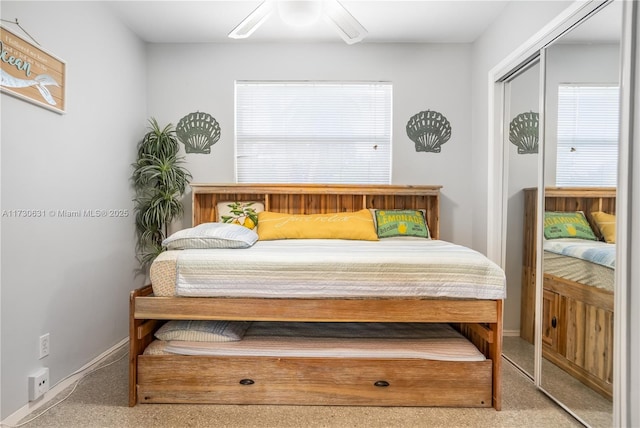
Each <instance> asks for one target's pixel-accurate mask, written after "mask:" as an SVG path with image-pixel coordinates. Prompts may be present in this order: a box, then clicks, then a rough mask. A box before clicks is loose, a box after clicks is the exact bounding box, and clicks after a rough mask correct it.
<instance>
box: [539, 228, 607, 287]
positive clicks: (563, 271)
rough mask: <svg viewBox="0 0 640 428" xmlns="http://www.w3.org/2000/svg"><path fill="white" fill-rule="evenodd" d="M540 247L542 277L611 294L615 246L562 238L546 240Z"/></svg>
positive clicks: (599, 242)
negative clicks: (542, 250)
mask: <svg viewBox="0 0 640 428" xmlns="http://www.w3.org/2000/svg"><path fill="white" fill-rule="evenodd" d="M543 247H544V262H543V268H544V269H543V270H544V272H545V273H547V274H551V275H554V276H557V277H560V278H564V279H568V280H570V281H574V282H579V283H581V284H584V285H589V286H592V287H597V288H601V289H603V290H607V291H611V292H613V289H614V282H615V262H616V252H615V249H616V246H615V244H608V243H606V242H601V241H591V240H585V239H575V238H565V239H553V240H545V241H544V242H543Z"/></svg>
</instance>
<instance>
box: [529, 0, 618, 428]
mask: <svg viewBox="0 0 640 428" xmlns="http://www.w3.org/2000/svg"><path fill="white" fill-rule="evenodd" d="M621 31H622V1H621V0H616V1H613V2H611V3H609V4H607V5H606V6H605V7H603V8H602V9H601V10H599V11H598V12H597V13H595V14H594V15H593V16H591V17H589V18H588V19H586V20H585V21H584V22H582V23H580V24H579V25H577V26H576V27H574V28H573V29H571V30H570V31H569V32H567V33H566V34H563V35H562V36H561V37H559V38H558V39H557V40H555V41H554V42H553V43H551V44H550V45H549V46H547V47H546V48H545V49H544V51H543V57H544V64H545V69H544V75H545V76H544V86H545V90H544V155H543V156H544V182H543V185H544V202H543V204H544V211H545V213H544V223H543V225H542V229H543V230H542V232H543V237H542V248H541V251H542V258H541V264H542V266H541V269H540V270H539V271H538V272H539V273H540V275H541V280H542V281H541V288H542V290H540V291H539V293H541V295H540V297H541V299H540V300H539V302H538V318H537V322H538V323H539V328H540V333H539V346H540V347H541V350H542V352H541V356H542V359H541V365H540V378H539V385H540V387H541V388H542V389H543V390H545V391H546V392H547V393H549V394H550V395H551V396H553V397H554V398H555V399H556V400H558V401H559V402H560V403H562V404H563V405H564V406H566V407H567V408H568V409H570V410H571V411H572V412H573V413H575V415H576V416H577V417H578V418H579V419H581V420H582V421H583V422H585V423H586V424H588V425H590V426H594V427H601V426H602V427H604V426H611V424H612V394H613V317H614V310H613V301H614V289H615V284H614V277H615V259H616V256H615V226H616V224H615V222H616V220H615V208H616V182H617V162H618V156H617V155H618V144H619V141H618V140H619V123H620V115H619V90H620V89H619V88H620V85H619V78H620V63H621V61H620V52H621V51H620V38H621ZM525 209H527V208H525ZM528 209H531V208H528Z"/></svg>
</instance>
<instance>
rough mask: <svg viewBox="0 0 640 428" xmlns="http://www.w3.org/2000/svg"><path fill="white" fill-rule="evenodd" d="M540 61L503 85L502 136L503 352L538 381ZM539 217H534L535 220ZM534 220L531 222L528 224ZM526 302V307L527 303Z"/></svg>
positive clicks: (530, 62) (520, 71) (535, 59)
mask: <svg viewBox="0 0 640 428" xmlns="http://www.w3.org/2000/svg"><path fill="white" fill-rule="evenodd" d="M539 82H540V61H539V59H538V58H534V59H532V60H530V61H529V62H528V63H527V64H525V66H524V67H523V68H521V69H519V70H518V72H517V73H515V74H514V75H512V76H510V77H509V79H508V80H507V81H506V82H505V85H504V94H505V100H504V106H505V108H504V122H503V134H504V135H505V140H507V139H508V144H507V143H506V142H505V144H504V149H505V150H504V155H503V156H504V159H505V165H504V179H505V184H504V188H505V190H506V192H507V198H506V208H507V215H506V223H507V224H506V256H505V274H506V277H507V296H508V299H507V301H506V303H505V309H504V311H505V315H504V320H505V321H504V323H505V324H504V331H505V337H504V340H503V353H504V356H505V358H507V359H508V360H509V361H510V362H511V363H513V364H515V365H516V366H518V367H519V368H520V369H521V370H522V371H523V372H525V373H526V374H527V375H528V376H530V377H531V378H532V379H533V376H534V355H535V354H534V337H535V335H534V312H535V311H534V307H533V306H531V305H527V304H526V302H535V259H536V257H535V251H531V249H530V248H527V247H525V242H529V241H530V240H533V239H535V230H534V229H531V228H529V229H528V230H527V229H525V223H526V222H525V217H527V218H528V216H530V215H531V214H534V215H535V213H526V212H525V197H527V196H529V197H530V194H528V193H527V191H526V190H525V189H531V188H535V187H536V186H537V184H538V181H539V180H538V158H539V155H538V152H539V151H538V146H539V136H538V129H539V106H540V84H539ZM534 218H535V217H534ZM531 220H532V219H529V218H528V223H530V222H531ZM522 302H525V305H523V304H522Z"/></svg>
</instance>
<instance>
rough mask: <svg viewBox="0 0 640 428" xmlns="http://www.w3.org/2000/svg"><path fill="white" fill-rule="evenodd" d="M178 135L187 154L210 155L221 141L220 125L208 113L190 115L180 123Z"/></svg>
mask: <svg viewBox="0 0 640 428" xmlns="http://www.w3.org/2000/svg"><path fill="white" fill-rule="evenodd" d="M176 135H177V136H178V139H179V140H180V141H181V142H182V144H184V149H185V151H186V152H187V153H204V154H208V153H211V146H213V145H214V144H215V143H217V142H218V140H219V139H220V125H219V124H218V122H217V121H216V120H215V119H214V118H213V116H211V115H210V114H208V113H201V112H195V113H190V114H188V115H186V116H185V117H183V118H182V119H180V121H179V122H178V126H176Z"/></svg>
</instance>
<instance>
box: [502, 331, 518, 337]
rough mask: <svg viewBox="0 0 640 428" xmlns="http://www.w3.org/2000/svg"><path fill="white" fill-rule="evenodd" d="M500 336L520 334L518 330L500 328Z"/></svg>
mask: <svg viewBox="0 0 640 428" xmlns="http://www.w3.org/2000/svg"><path fill="white" fill-rule="evenodd" d="M502 336H507V337H513V336H516V337H517V336H520V330H502Z"/></svg>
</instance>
